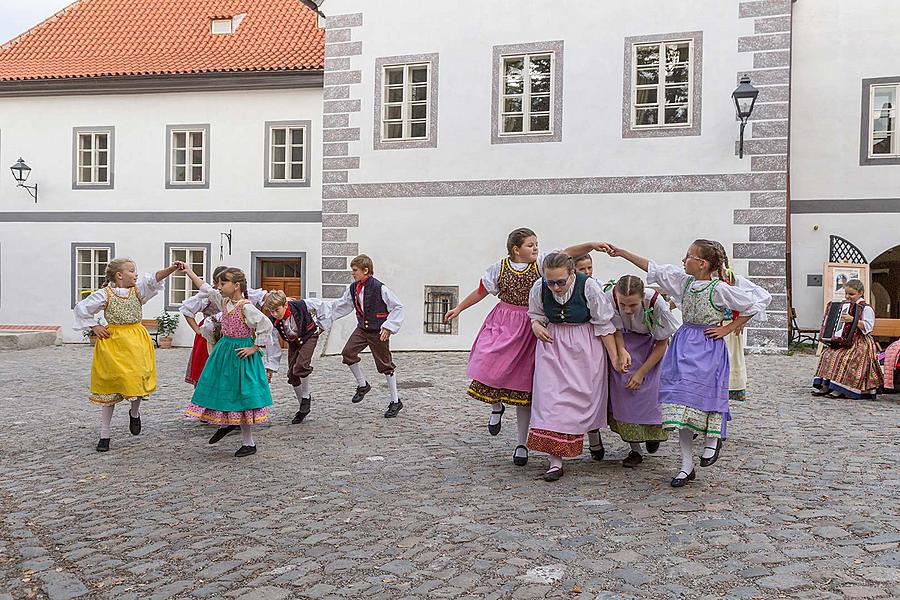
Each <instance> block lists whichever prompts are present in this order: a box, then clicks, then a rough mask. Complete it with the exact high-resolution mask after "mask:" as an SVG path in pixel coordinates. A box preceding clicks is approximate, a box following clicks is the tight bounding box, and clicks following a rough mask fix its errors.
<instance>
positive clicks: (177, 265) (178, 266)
mask: <svg viewBox="0 0 900 600" xmlns="http://www.w3.org/2000/svg"><path fill="white" fill-rule="evenodd" d="M184 269H185V265H184V263H183V262H181V261H180V260H176V261H175V262H173V263H172V264H171V265H170V266H168V267H166V268H165V269H160V270H159V271H157V272H156V281H162V280H163V279H165V278H166V277H168V276H169V275H171V274H172V273H174V272H175V271H184Z"/></svg>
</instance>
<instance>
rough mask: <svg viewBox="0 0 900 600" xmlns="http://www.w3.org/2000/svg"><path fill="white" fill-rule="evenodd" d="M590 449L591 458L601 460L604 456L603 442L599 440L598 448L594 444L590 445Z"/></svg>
mask: <svg viewBox="0 0 900 600" xmlns="http://www.w3.org/2000/svg"><path fill="white" fill-rule="evenodd" d="M590 450H591V458H593V459H594V460H596V461H601V460H603V457H604V456H606V448H604V447H603V442H600V448H599V449H597V448H595V447H594V446H590Z"/></svg>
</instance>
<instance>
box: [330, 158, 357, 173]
mask: <svg viewBox="0 0 900 600" xmlns="http://www.w3.org/2000/svg"><path fill="white" fill-rule="evenodd" d="M322 168H323V169H324V170H326V171H342V170H344V169H358V168H359V157H358V156H342V157H340V158H325V159H323V160H322Z"/></svg>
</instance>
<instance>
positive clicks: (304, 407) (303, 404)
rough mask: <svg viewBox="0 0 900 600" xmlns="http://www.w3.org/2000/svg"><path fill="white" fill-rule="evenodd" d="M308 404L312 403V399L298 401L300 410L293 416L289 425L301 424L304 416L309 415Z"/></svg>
mask: <svg viewBox="0 0 900 600" xmlns="http://www.w3.org/2000/svg"><path fill="white" fill-rule="evenodd" d="M310 402H312V397H309V398H304V399H302V400H301V401H300V410H298V411H297V414H296V415H294V419H293V420H292V421H291V425H296V424H298V423H302V422H303V419H305V418H306V415H308V414H309V404H310Z"/></svg>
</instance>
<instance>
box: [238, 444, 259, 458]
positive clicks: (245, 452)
mask: <svg viewBox="0 0 900 600" xmlns="http://www.w3.org/2000/svg"><path fill="white" fill-rule="evenodd" d="M251 454H256V446H241V447H240V448H238V450H237V452H235V453H234V455H235V456H237V457H238V458H240V457H242V456H250V455H251Z"/></svg>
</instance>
